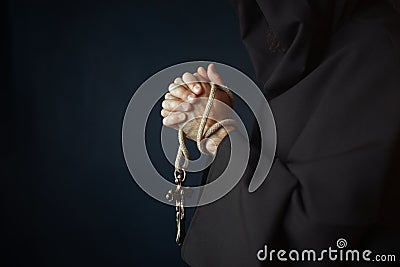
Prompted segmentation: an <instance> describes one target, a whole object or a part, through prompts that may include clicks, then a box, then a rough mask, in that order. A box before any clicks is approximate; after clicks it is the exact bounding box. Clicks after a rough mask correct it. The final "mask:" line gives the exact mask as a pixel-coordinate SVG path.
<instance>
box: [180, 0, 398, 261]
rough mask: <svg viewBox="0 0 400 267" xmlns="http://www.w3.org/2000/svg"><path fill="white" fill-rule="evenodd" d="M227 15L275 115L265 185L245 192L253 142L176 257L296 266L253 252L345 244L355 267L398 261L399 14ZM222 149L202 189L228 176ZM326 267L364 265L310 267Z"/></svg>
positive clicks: (378, 10) (284, 8) (273, 7)
mask: <svg viewBox="0 0 400 267" xmlns="http://www.w3.org/2000/svg"><path fill="white" fill-rule="evenodd" d="M233 6H234V7H235V9H236V11H237V14H238V16H239V18H240V32H241V36H242V39H243V42H244V44H245V46H246V48H247V50H248V52H249V55H250V57H251V59H252V62H253V64H254V68H255V70H256V74H257V77H258V80H259V83H260V84H261V85H262V89H263V90H264V94H265V96H266V98H267V99H268V100H269V103H270V106H271V109H272V112H273V114H274V117H275V123H276V127H277V136H278V140H277V152H276V156H275V160H274V163H273V165H272V168H271V171H270V172H269V174H268V177H267V179H266V180H265V181H264V183H263V184H262V185H261V187H260V188H258V190H256V191H255V192H253V193H249V192H248V186H249V183H250V178H251V176H252V175H251V174H252V171H253V170H254V168H255V166H256V165H257V162H258V160H259V153H258V149H259V148H258V147H257V144H258V143H259V142H258V141H257V138H259V134H257V133H256V134H255V135H254V136H253V138H252V145H253V146H252V148H251V161H250V162H251V163H250V164H249V166H248V168H247V170H246V172H245V175H244V177H242V179H241V181H240V182H239V183H238V184H237V185H236V187H235V188H234V189H233V190H232V191H231V192H230V193H228V194H227V195H226V196H225V197H223V198H221V199H220V200H218V201H216V202H214V203H212V204H209V205H206V206H202V207H198V208H197V209H196V212H195V215H194V217H193V219H192V222H191V225H190V228H189V230H188V233H187V236H186V239H185V241H184V244H183V247H182V257H183V258H184V260H185V261H186V262H187V263H189V264H190V265H191V266H207V267H213V266H264V265H265V266H275V265H279V266H282V265H288V266H291V265H293V264H294V262H293V261H290V260H288V261H286V262H281V261H278V259H277V257H276V256H274V258H273V259H272V260H271V259H270V258H269V257H267V259H265V261H263V260H260V259H259V258H258V257H257V254H258V253H259V252H260V250H263V249H264V248H267V249H268V250H269V251H271V250H275V251H276V252H277V251H279V250H280V249H284V250H286V251H287V252H289V251H290V250H294V249H296V250H298V251H300V253H301V250H302V249H314V250H316V251H320V250H322V249H328V248H329V247H332V249H338V246H337V243H336V242H337V240H339V239H341V238H342V239H345V240H346V241H347V247H345V248H347V249H358V250H359V251H360V257H361V253H362V251H364V250H367V249H368V250H371V251H372V254H371V255H369V258H371V260H372V259H374V257H375V255H377V254H384V255H389V254H393V255H396V256H397V258H396V259H397V260H400V254H399V250H398V247H399V245H398V244H396V243H395V242H398V241H399V240H400V238H399V237H400V234H399V229H400V223H399V222H400V220H399V214H400V209H399V205H400V139H399V133H400V14H398V13H397V12H396V10H395V9H394V8H393V6H392V4H390V3H389V1H383V0H375V1H372V0H279V1H278V0H277V1H273V0H264V1H262V0H257V1H255V0H234V1H233ZM229 148H230V141H229V138H225V139H224V140H223V142H222V143H221V144H220V147H219V148H218V152H217V156H216V159H215V161H214V163H213V164H212V166H211V167H210V169H209V171H208V176H207V182H210V181H212V180H213V179H216V178H217V177H218V176H219V175H220V174H221V173H222V172H223V170H224V168H225V166H226V164H227V160H228V159H229V154H230V149H229ZM276 252H275V254H276ZM263 253H264V252H263ZM259 256H260V255H259ZM284 256H285V257H286V258H288V254H286V255H284ZM318 256H319V254H318ZM329 262H330V263H331V264H333V266H353V265H356V263H358V264H360V265H357V266H363V264H365V262H363V260H362V259H360V262H357V261H339V260H337V261H336V262H335V261H329V259H328V257H327V255H326V257H325V258H324V261H322V262H317V263H314V264H316V266H321V265H323V264H324V263H329ZM298 264H299V263H298ZM302 264H304V265H306V266H308V265H309V264H311V263H310V262H303V263H302ZM369 266H370V265H369Z"/></svg>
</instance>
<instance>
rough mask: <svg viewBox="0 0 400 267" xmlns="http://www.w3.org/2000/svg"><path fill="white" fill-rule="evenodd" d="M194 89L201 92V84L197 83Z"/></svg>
mask: <svg viewBox="0 0 400 267" xmlns="http://www.w3.org/2000/svg"><path fill="white" fill-rule="evenodd" d="M193 90H194V91H195V92H196V93H198V92H200V85H199V84H196V85H195V86H194V87H193Z"/></svg>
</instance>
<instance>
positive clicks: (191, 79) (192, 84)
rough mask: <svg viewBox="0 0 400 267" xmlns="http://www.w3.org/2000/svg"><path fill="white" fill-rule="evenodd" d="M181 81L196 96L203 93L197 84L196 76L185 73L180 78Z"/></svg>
mask: <svg viewBox="0 0 400 267" xmlns="http://www.w3.org/2000/svg"><path fill="white" fill-rule="evenodd" d="M182 80H183V81H184V82H185V83H186V85H187V86H188V87H189V89H190V90H191V91H192V92H193V93H195V94H196V95H200V94H202V93H203V89H202V88H201V85H200V83H198V80H197V78H196V76H194V75H193V74H191V73H189V72H185V73H184V74H183V76H182Z"/></svg>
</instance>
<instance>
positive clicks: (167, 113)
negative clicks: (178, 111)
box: [161, 109, 171, 118]
mask: <svg viewBox="0 0 400 267" xmlns="http://www.w3.org/2000/svg"><path fill="white" fill-rule="evenodd" d="M170 113H171V112H170V111H168V110H166V109H162V110H161V116H163V117H164V118H165V117H168V115H169V114H170Z"/></svg>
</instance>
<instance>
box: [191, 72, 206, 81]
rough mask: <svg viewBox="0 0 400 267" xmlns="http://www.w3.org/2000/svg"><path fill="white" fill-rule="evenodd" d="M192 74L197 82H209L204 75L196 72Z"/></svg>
mask: <svg viewBox="0 0 400 267" xmlns="http://www.w3.org/2000/svg"><path fill="white" fill-rule="evenodd" d="M193 76H194V77H196V79H197V80H198V81H199V82H202V83H208V82H209V81H208V79H207V78H204V77H203V76H202V75H200V74H199V73H198V72H196V73H193Z"/></svg>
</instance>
